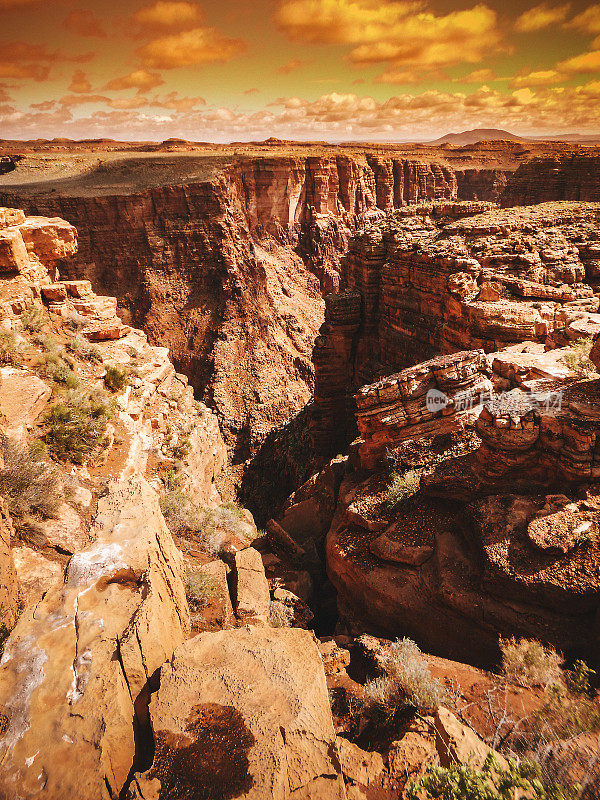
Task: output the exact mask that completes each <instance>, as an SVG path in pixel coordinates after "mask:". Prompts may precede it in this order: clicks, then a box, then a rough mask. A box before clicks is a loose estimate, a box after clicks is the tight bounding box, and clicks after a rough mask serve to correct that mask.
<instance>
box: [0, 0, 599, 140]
mask: <svg viewBox="0 0 600 800" xmlns="http://www.w3.org/2000/svg"><path fill="white" fill-rule="evenodd" d="M477 127H493V128H505V129H508V130H510V131H512V132H514V133H517V134H522V135H528V134H529V135H537V134H558V133H566V132H577V133H599V132H600V3H589V2H580V1H579V0H573V2H558V3H556V2H548V3H541V4H540V3H532V4H529V3H528V2H527V1H526V0H525V2H523V0H481V2H475V1H474V0H467V1H466V2H448V1H447V0H199V1H198V2H195V0H158V1H156V2H152V1H150V2H144V0H102V2H97V1H95V2H94V1H93V0H51V2H47V1H45V0H0V138H9V139H10V138H15V139H31V138H54V137H68V138H71V139H81V138H100V137H108V138H113V139H120V140H138V141H141V140H152V141H162V140H164V139H167V138H170V137H179V138H184V139H190V140H193V141H210V142H229V141H251V140H262V139H265V138H267V137H270V136H274V137H277V138H280V139H295V140H327V141H390V142H392V141H407V140H408V141H422V140H431V139H434V138H436V137H437V136H440V135H443V134H445V133H448V132H450V131H460V130H465V129H471V128H477Z"/></svg>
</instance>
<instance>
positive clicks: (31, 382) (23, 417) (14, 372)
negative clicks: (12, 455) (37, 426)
mask: <svg viewBox="0 0 600 800" xmlns="http://www.w3.org/2000/svg"><path fill="white" fill-rule="evenodd" d="M51 395H52V389H51V388H50V387H49V386H48V385H47V384H46V383H44V381H42V380H40V378H38V377H37V375H32V374H31V373H29V372H27V371H25V370H20V369H14V368H13V367H3V368H2V369H0V415H2V416H3V417H4V419H5V420H6V423H5V424H6V427H5V430H6V434H7V435H8V436H14V437H19V436H20V435H22V434H24V433H25V432H26V431H27V429H28V428H31V427H32V426H33V424H34V423H35V421H36V420H37V418H38V417H39V415H40V414H41V413H42V411H43V410H44V409H45V407H46V404H47V402H48V400H49V399H50V397H51Z"/></svg>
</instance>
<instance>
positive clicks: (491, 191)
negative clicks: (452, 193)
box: [456, 168, 512, 203]
mask: <svg viewBox="0 0 600 800" xmlns="http://www.w3.org/2000/svg"><path fill="white" fill-rule="evenodd" d="M511 175H512V171H511V170H505V169H475V168H469V169H457V170H456V183H457V196H458V197H459V198H460V199H461V200H491V201H492V202H493V203H499V202H500V200H501V198H502V195H503V193H504V190H505V188H506V184H507V182H508V180H509V178H510V176H511Z"/></svg>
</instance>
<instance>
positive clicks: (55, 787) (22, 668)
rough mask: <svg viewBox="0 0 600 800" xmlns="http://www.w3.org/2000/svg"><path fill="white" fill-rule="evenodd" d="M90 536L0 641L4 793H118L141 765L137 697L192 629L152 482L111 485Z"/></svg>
mask: <svg viewBox="0 0 600 800" xmlns="http://www.w3.org/2000/svg"><path fill="white" fill-rule="evenodd" d="M93 536H94V539H95V541H94V543H93V544H92V545H91V546H90V547H88V548H87V549H86V550H84V551H82V552H80V553H77V554H76V555H74V556H73V557H72V558H71V560H70V562H69V564H68V567H67V569H66V571H65V576H64V581H63V582H62V583H60V584H58V585H57V586H55V587H54V588H52V589H51V590H50V591H48V593H47V594H46V596H45V597H44V599H43V600H42V601H41V602H40V603H38V604H37V605H36V606H35V607H34V608H33V609H31V610H30V611H27V612H26V613H25V614H24V615H23V616H22V617H21V619H20V620H19V623H18V624H17V626H16V628H15V629H14V631H13V632H12V634H11V636H10V638H9V639H8V641H7V643H6V645H5V648H4V655H3V658H2V662H1V666H0V713H1V714H2V718H3V719H5V730H4V735H3V737H2V739H1V740H0V759H1V760H2V764H3V773H2V775H1V777H0V795H2V796H5V797H17V796H18V797H20V798H23V800H26V798H34V797H38V796H40V794H41V793H43V794H44V795H45V796H47V797H49V798H63V797H69V798H71V800H88V799H89V798H92V797H93V798H98V800H100V798H109V797H111V798H114V797H116V796H118V794H119V792H120V791H121V790H122V788H123V786H124V784H125V782H126V780H127V776H128V774H129V771H130V770H131V768H132V766H133V765H134V756H135V749H136V747H135V741H134V716H135V711H134V703H136V701H137V702H138V704H139V698H140V695H141V694H142V692H143V691H147V688H146V687H147V684H148V680H149V678H151V676H152V675H153V674H154V672H155V671H156V670H157V669H158V668H159V667H160V665H161V664H163V663H164V661H165V660H166V659H168V658H170V657H171V655H172V653H173V651H174V650H175V648H176V647H177V646H178V645H179V644H180V643H181V642H182V641H183V640H184V639H185V637H186V635H187V632H188V629H189V617H188V610H187V603H186V600H185V591H184V586H183V582H182V578H181V569H182V559H181V555H180V553H179V551H178V550H177V549H176V547H175V545H174V544H173V540H172V538H171V535H170V533H169V532H168V530H167V528H166V526H165V524H164V520H163V518H162V515H161V513H160V509H159V505H158V497H157V495H156V494H155V493H154V492H153V491H152V490H151V489H150V487H149V486H148V484H146V483H145V482H144V481H143V480H141V479H139V478H138V479H134V480H131V481H130V482H128V483H125V484H116V485H114V486H113V487H112V489H111V491H110V492H109V494H108V495H107V496H106V497H104V498H102V499H101V500H100V502H99V509H98V515H97V518H96V521H95V527H94V530H93Z"/></svg>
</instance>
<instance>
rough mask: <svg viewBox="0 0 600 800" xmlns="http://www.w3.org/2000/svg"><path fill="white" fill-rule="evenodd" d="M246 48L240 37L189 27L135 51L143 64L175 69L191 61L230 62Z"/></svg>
mask: <svg viewBox="0 0 600 800" xmlns="http://www.w3.org/2000/svg"><path fill="white" fill-rule="evenodd" d="M245 49H246V44H245V42H244V41H243V40H242V39H231V38H229V37H227V36H223V35H222V34H221V33H219V32H218V31H216V30H215V29H214V28H192V30H189V31H182V32H181V33H177V34H173V35H171V36H163V37H160V38H158V39H153V40H152V41H150V42H148V44H145V45H144V46H143V47H140V48H139V49H138V50H137V53H138V55H139V56H140V57H141V59H142V61H143V63H144V66H146V67H149V68H151V69H175V68H177V67H187V66H191V65H194V64H208V63H211V62H215V61H230V60H231V59H232V58H234V57H235V56H237V55H240V53H242V52H243V51H244V50H245Z"/></svg>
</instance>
